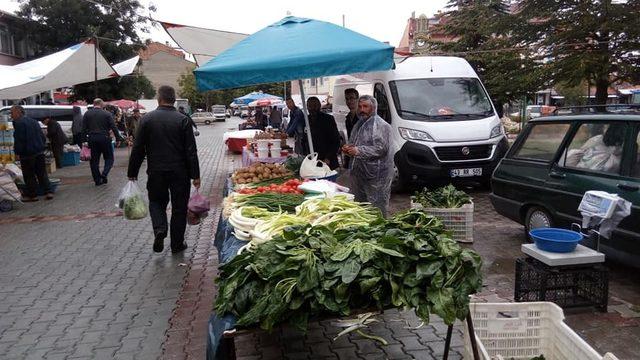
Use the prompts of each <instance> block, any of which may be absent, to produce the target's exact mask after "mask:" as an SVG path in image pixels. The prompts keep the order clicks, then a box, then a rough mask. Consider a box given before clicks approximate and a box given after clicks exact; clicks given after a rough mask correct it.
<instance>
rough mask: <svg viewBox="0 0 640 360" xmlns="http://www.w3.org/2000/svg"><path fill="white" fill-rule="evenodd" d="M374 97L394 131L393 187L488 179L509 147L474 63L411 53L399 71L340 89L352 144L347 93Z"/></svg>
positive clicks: (339, 107)
mask: <svg viewBox="0 0 640 360" xmlns="http://www.w3.org/2000/svg"><path fill="white" fill-rule="evenodd" d="M350 87H353V88H356V89H357V90H358V91H359V92H360V95H364V94H369V95H373V96H374V97H375V98H376V99H377V101H378V115H380V117H382V118H383V119H385V120H386V121H387V122H389V123H390V124H391V126H392V128H393V131H392V136H391V147H392V151H393V153H394V154H395V156H394V160H395V168H396V176H395V180H394V189H395V190H401V189H403V188H405V187H407V186H408V185H409V184H410V183H411V182H414V181H415V182H425V181H429V182H433V181H442V182H451V181H456V180H459V181H473V182H476V183H478V182H479V183H482V184H486V185H488V184H489V180H490V178H491V173H492V172H493V170H494V168H495V167H496V166H497V165H498V162H499V161H500V159H501V158H502V156H503V155H504V154H505V152H506V151H507V149H508V143H507V139H506V137H505V134H504V130H503V128H502V123H501V122H500V119H499V118H498V115H497V114H496V111H495V109H494V107H493V104H492V103H491V100H490V98H489V95H488V94H487V92H486V90H485V88H484V86H483V85H482V83H481V81H480V79H479V78H478V75H477V74H476V73H475V71H474V70H473V68H472V67H471V65H469V63H468V62H467V61H466V60H464V59H461V58H456V57H441V56H433V57H428V56H427V57H410V58H406V59H402V60H400V61H397V62H396V66H395V68H394V69H393V70H389V71H383V72H374V73H366V74H362V78H361V79H360V80H358V81H353V82H349V83H340V84H338V85H336V87H335V88H334V99H333V111H332V112H333V115H334V116H335V118H336V123H337V124H338V129H339V130H340V132H341V137H342V140H343V142H346V139H347V133H346V129H345V121H344V120H345V115H346V114H347V113H348V111H349V110H348V108H347V107H346V103H345V99H344V90H345V89H347V88H350Z"/></svg>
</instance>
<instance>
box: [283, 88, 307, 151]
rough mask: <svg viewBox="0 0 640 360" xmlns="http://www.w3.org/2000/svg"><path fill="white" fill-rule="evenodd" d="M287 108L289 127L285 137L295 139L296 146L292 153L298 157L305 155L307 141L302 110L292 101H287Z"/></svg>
mask: <svg viewBox="0 0 640 360" xmlns="http://www.w3.org/2000/svg"><path fill="white" fill-rule="evenodd" d="M287 107H288V108H289V125H288V126H287V135H289V136H291V137H293V138H295V140H296V144H295V147H294V151H295V153H296V154H298V155H307V154H309V150H308V149H307V146H308V145H307V139H306V134H305V133H304V129H305V127H306V124H305V121H304V114H303V113H302V110H300V108H298V107H297V106H296V103H295V102H294V101H293V99H291V98H289V99H287Z"/></svg>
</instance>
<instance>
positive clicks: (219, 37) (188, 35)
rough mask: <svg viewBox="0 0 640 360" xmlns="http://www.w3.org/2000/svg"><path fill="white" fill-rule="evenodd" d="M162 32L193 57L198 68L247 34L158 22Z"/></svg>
mask: <svg viewBox="0 0 640 360" xmlns="http://www.w3.org/2000/svg"><path fill="white" fill-rule="evenodd" d="M160 23H161V24H162V27H163V28H164V30H165V31H166V32H167V33H168V34H169V36H171V38H172V39H173V41H175V42H176V44H178V46H179V47H180V48H181V49H182V50H184V51H186V52H188V53H190V54H191V55H193V57H194V58H195V59H196V63H197V64H198V66H202V65H204V64H206V63H207V62H209V60H211V59H212V58H213V57H215V56H216V55H218V54H220V53H221V52H223V51H225V50H227V49H228V48H230V47H231V46H233V45H235V43H237V42H238V41H240V40H243V39H244V38H246V37H247V34H241V33H235V32H230V31H222V30H214V29H204V28H199V27H195V26H187V25H179V24H173V23H168V22H160Z"/></svg>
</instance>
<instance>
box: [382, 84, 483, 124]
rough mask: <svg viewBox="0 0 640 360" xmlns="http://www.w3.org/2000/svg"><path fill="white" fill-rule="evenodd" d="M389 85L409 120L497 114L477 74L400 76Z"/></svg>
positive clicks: (403, 114)
mask: <svg viewBox="0 0 640 360" xmlns="http://www.w3.org/2000/svg"><path fill="white" fill-rule="evenodd" d="M389 87H390V88H391V95H392V96H393V100H394V102H395V105H396V110H397V111H398V116H400V117H401V118H403V119H406V120H425V121H450V120H477V119H482V118H486V117H489V116H492V115H494V111H493V107H492V106H491V101H489V98H488V97H487V93H486V92H485V91H484V89H483V88H482V85H481V84H480V81H479V80H478V79H475V78H433V79H411V80H396V81H390V82H389Z"/></svg>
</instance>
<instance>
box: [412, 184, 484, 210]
mask: <svg viewBox="0 0 640 360" xmlns="http://www.w3.org/2000/svg"><path fill="white" fill-rule="evenodd" d="M411 200H412V201H413V202H414V203H419V204H420V205H422V206H424V207H425V208H447V209H452V208H459V207H462V206H463V205H465V204H469V203H470V202H471V197H470V196H469V195H467V193H465V192H464V191H460V190H458V189H456V188H455V186H453V185H451V184H449V185H447V186H444V187H441V188H438V189H436V190H433V191H429V190H427V188H424V189H422V191H416V193H415V194H413V196H412V197H411Z"/></svg>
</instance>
